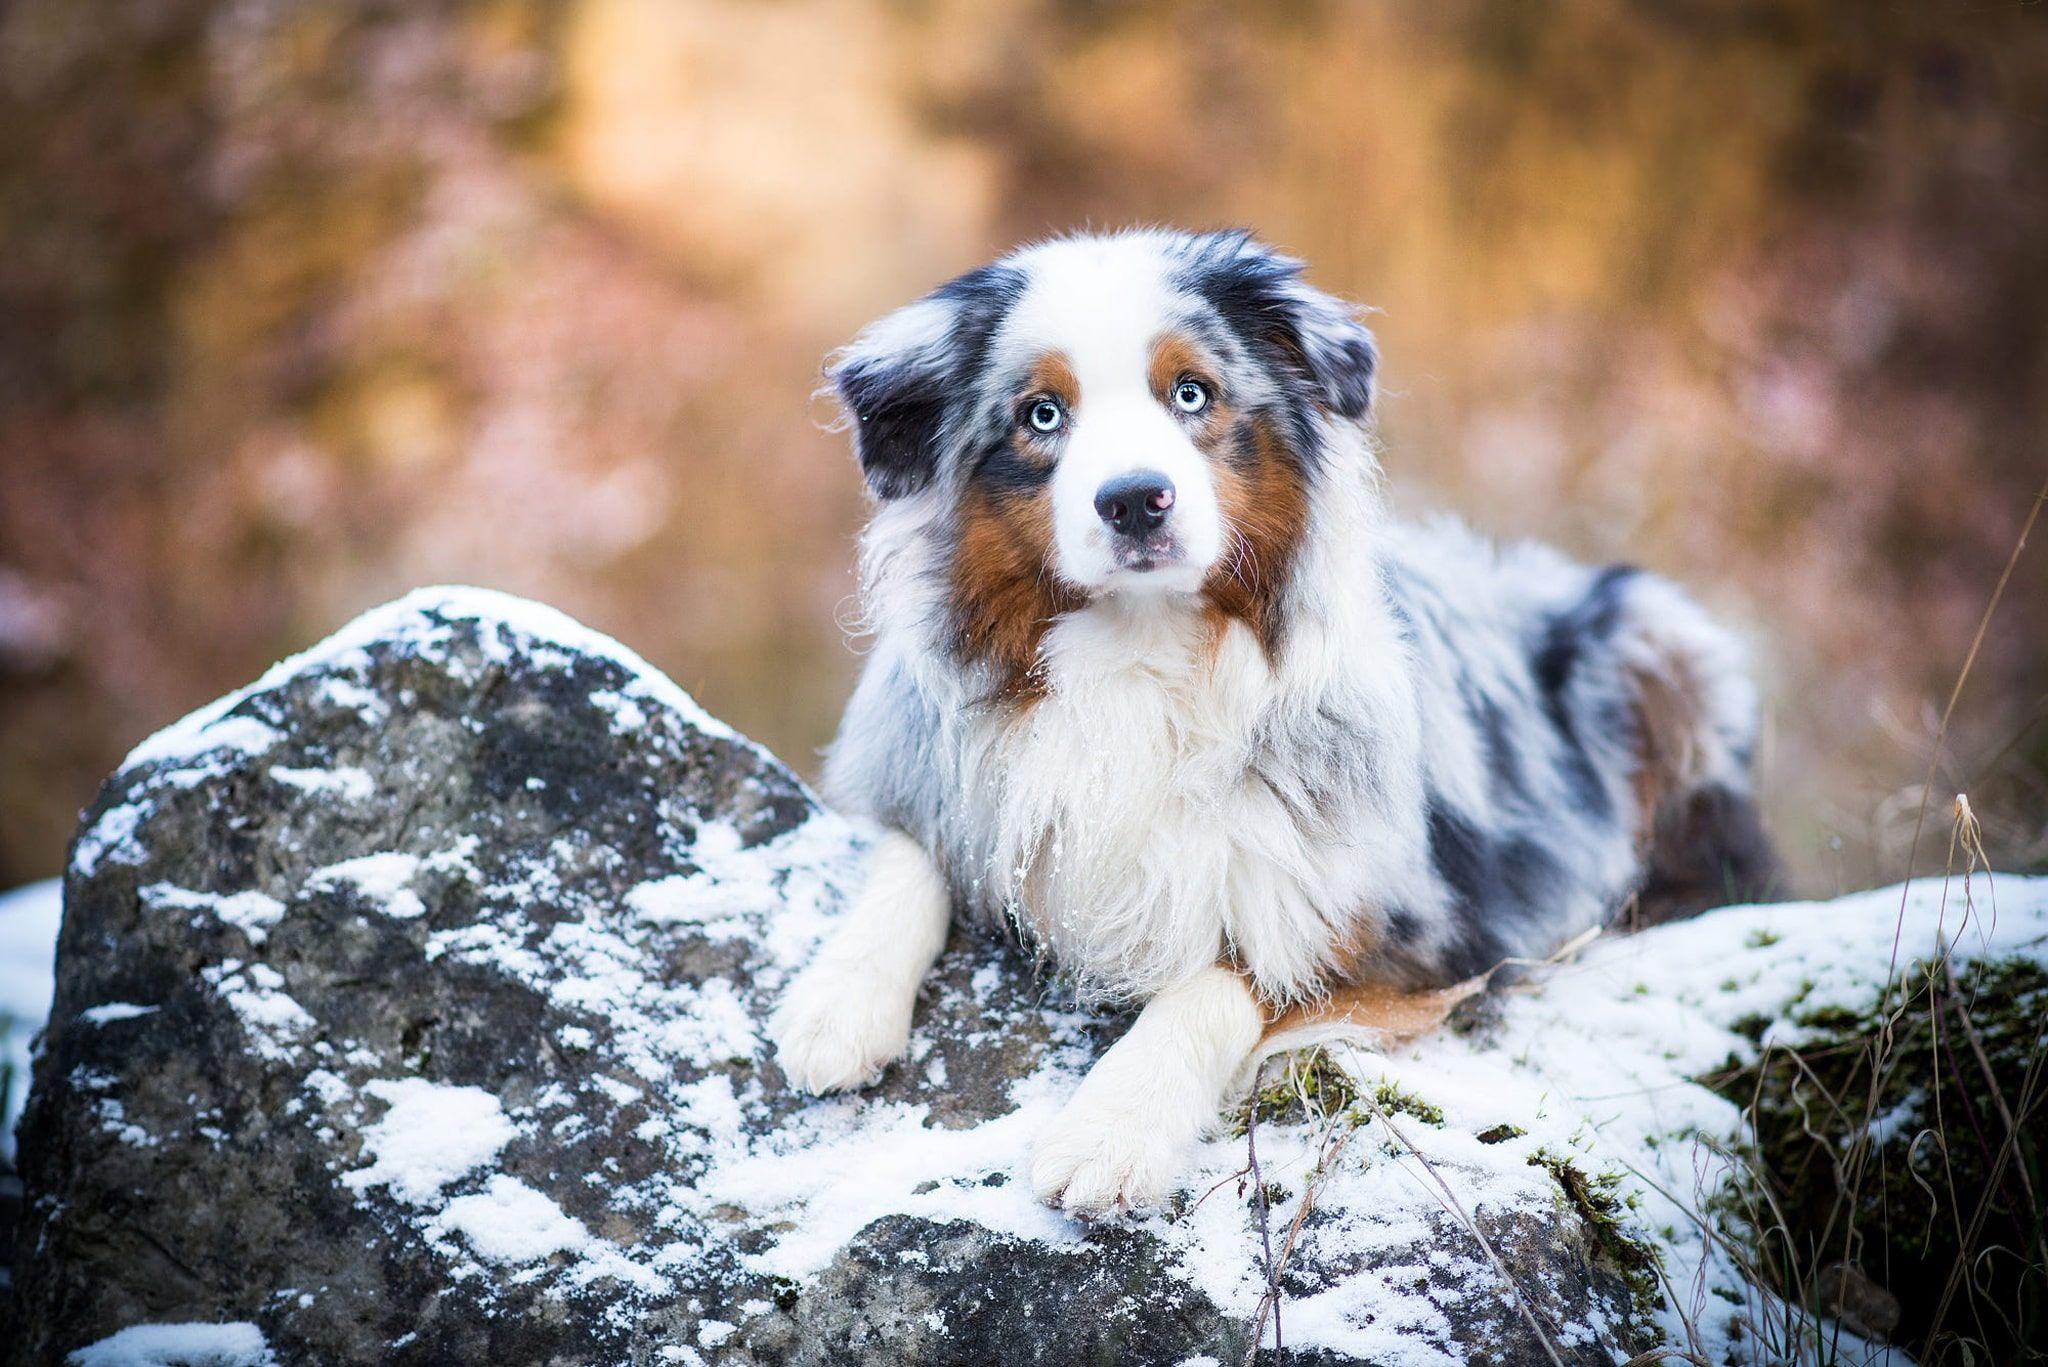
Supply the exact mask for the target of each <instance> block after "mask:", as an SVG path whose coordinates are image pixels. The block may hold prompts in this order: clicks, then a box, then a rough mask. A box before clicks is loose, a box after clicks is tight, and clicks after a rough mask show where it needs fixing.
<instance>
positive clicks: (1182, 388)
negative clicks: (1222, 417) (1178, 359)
mask: <svg viewBox="0 0 2048 1367" xmlns="http://www.w3.org/2000/svg"><path fill="white" fill-rule="evenodd" d="M1173 406H1174V407H1175V408H1178V409H1179V410H1180V411H1181V412H1183V413H1199V412H1201V411H1202V410H1203V409H1205V408H1207V407H1208V406H1209V390H1208V387H1207V386H1206V385H1204V384H1203V383H1202V382H1201V381H1199V380H1182V381H1181V382H1180V383H1179V384H1177V385H1175V386H1174V387H1173Z"/></svg>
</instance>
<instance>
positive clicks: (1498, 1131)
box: [1478, 1125, 1529, 1144]
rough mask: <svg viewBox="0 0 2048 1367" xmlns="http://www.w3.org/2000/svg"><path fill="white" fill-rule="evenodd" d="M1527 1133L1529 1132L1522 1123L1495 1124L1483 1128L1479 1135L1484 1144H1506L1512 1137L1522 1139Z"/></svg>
mask: <svg viewBox="0 0 2048 1367" xmlns="http://www.w3.org/2000/svg"><path fill="white" fill-rule="evenodd" d="M1527 1133H1529V1132H1528V1131H1527V1130H1525V1129H1523V1128H1522V1127H1521V1126H1520V1125H1495V1126H1492V1127H1491V1128H1489V1129H1484V1130H1481V1131H1480V1132H1479V1136H1478V1137H1479V1142H1480V1143H1482V1144H1505V1143H1507V1142H1508V1141H1509V1140H1510V1139H1520V1138H1521V1137H1522V1136H1523V1135H1525V1134H1527Z"/></svg>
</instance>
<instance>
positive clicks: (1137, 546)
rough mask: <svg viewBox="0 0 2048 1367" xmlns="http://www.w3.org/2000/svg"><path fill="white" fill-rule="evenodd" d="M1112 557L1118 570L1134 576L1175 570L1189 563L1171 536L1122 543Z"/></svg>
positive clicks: (1177, 542)
mask: <svg viewBox="0 0 2048 1367" xmlns="http://www.w3.org/2000/svg"><path fill="white" fill-rule="evenodd" d="M1111 557H1112V558H1113V559H1114V560H1115V561H1116V567H1117V569H1119V570H1122V571H1127V572H1129V573H1132V574H1150V573H1152V572H1153V571H1154V570H1164V569H1173V568H1176V567H1178V566H1180V565H1184V564H1186V563H1187V556H1186V553H1185V552H1183V551H1182V549H1181V545H1180V542H1179V541H1177V540H1176V539H1174V538H1173V537H1171V536H1154V537H1147V538H1146V539H1145V540H1143V541H1131V542H1124V543H1121V544H1119V545H1117V546H1116V547H1115V548H1114V550H1112V552H1111Z"/></svg>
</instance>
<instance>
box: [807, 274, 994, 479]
mask: <svg viewBox="0 0 2048 1367" xmlns="http://www.w3.org/2000/svg"><path fill="white" fill-rule="evenodd" d="M1019 284H1020V282H1019V280H1018V279H1017V277H1016V273H1015V272H1014V271H1010V270H1006V269H1004V268H1001V267H993V266H985V267H983V268H982V269H980V270H977V271H970V272H968V273H967V274H966V275H963V276H961V277H960V278H958V279H957V280H952V281H949V282H947V283H946V284H944V285H941V286H940V287H939V288H938V289H936V290H934V291H932V292H931V293H930V294H928V295H926V296H925V297H924V298H922V299H920V300H918V301H917V302H916V303H914V304H910V305H906V306H905V307H903V308H900V309H898V310H896V312H894V313H892V314H889V315H888V316H887V317H884V318H882V319H880V320H878V321H877V322H874V323H871V324H869V325H868V327H867V328H866V329H865V330H864V331H862V333H861V334H860V336H858V337H856V338H854V340H853V341H852V343H850V344H849V345H848V346H846V347H845V348H844V349H842V350H840V351H838V352H836V353H834V354H833V356H832V358H831V360H830V361H829V362H828V363H827V364H826V367H825V378H826V379H827V380H828V381H830V382H831V385H832V388H833V389H834V390H836V391H837V392H838V395H839V402H840V405H841V406H842V407H843V408H844V409H845V410H846V415H847V418H848V421H849V423H850V425H851V427H852V430H853V447H854V452H855V454H857V455H858V456H859V457H860V468H861V473H862V474H863V475H864V476H865V477H866V479H867V483H868V488H869V489H871V490H873V491H874V494H875V496H876V497H877V498H884V499H890V498H903V497H906V496H908V495H910V494H914V493H916V492H917V491H918V490H920V489H922V488H924V487H925V486H926V485H928V484H930V483H931V482H932V480H933V479H934V478H936V477H937V475H938V472H939V464H940V462H941V460H942V459H943V458H944V454H945V450H946V445H947V441H948V437H949V428H950V426H951V425H952V420H953V414H954V412H955V411H956V409H960V408H964V407H965V406H966V405H968V404H969V403H970V402H971V398H972V395H971V390H972V389H973V386H974V380H975V375H976V373H977V370H978V368H979V366H980V364H981V360H982V357H983V355H984V353H985V352H986V350H987V347H988V340H989V337H990V335H991V334H992V333H993V332H994V330H995V325H996V323H997V322H998V321H1000V319H1001V317H1002V313H1003V311H1004V310H1006V309H1007V308H1008V306H1009V303H1010V302H1011V301H1012V300H1013V299H1014V298H1015V296H1016V292H1017V289H1018V287H1019Z"/></svg>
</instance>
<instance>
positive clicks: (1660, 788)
mask: <svg viewBox="0 0 2048 1367" xmlns="http://www.w3.org/2000/svg"><path fill="white" fill-rule="evenodd" d="M1377 366H1378V353H1377V351H1376V349H1375V345H1374V340H1373V337H1372V335H1371V333H1370V332H1369V331H1368V330H1367V329H1366V328H1365V327H1363V326H1362V325H1361V324H1360V323H1359V321H1358V319H1357V317H1356V316H1355V314H1354V311H1353V310H1352V309H1351V308H1349V307H1347V306H1346V305H1344V304H1343V303H1341V302H1340V301H1338V300H1337V299H1335V298H1333V297H1332V296H1330V295H1328V294H1326V293H1324V292H1322V291H1321V290H1318V289H1316V288H1314V287H1313V286H1311V285H1310V284H1309V283H1308V282H1307V280H1306V279H1305V278H1304V275H1303V268H1302V265H1301V263H1300V262H1298V261H1296V260H1293V259H1291V258H1289V257H1286V256H1283V255H1280V254H1278V253H1276V252H1275V251H1273V250H1272V249H1270V248H1268V247H1266V246H1264V245H1263V244H1261V243H1260V242H1259V241H1257V240H1256V239H1254V238H1253V237H1252V236H1251V235H1249V234H1248V233H1244V232H1234V231H1233V232H1218V233H1204V234H1192V233H1182V232H1175V231H1160V230H1144V231H1127V232H1119V233H1112V234H1103V235H1081V236H1070V237H1062V238H1057V239H1053V240H1050V241H1046V242H1042V243H1039V244H1036V245H1032V246H1028V247H1025V248H1022V249H1020V250H1018V251H1016V252H1014V253H1012V254H1011V255H1009V256H1006V257H1004V258H1003V259H1001V260H999V261H997V262H996V263H994V264H992V265H989V266H985V267H982V268H980V269H978V270H974V271H970V272H968V273H967V274H965V275H962V276H960V277H959V278H958V279H955V280H952V281H950V282H948V283H946V284H944V285H941V286H939V287H938V288H937V289H935V290H933V291H932V292H931V293H930V294H928V295H927V296H925V297H924V298H922V299H920V300H918V301H917V302H915V303H912V304H910V305H909V306H907V307H905V308H903V309H901V310H899V311H897V312H895V313H892V314H890V315H888V316H887V317H885V318H883V319H881V320H880V321H878V322H876V323H874V324H872V325H871V326H869V327H868V328H867V329H866V330H865V331H863V332H862V333H861V334H860V335H859V337H858V338H857V339H856V340H855V341H854V342H852V343H851V344H850V345H849V346H847V347H846V348H845V349H844V350H842V351H840V352H838V353H836V354H835V356H834V357H833V358H832V359H831V360H830V361H829V362H828V366H827V371H826V375H827V379H828V381H829V383H830V385H831V387H832V388H833V389H834V390H836V392H837V396H838V398H839V400H840V402H841V404H842V406H843V408H844V410H845V413H846V415H847V418H848V423H849V426H850V427H851V430H852V434H853V444H854V447H855V449H856V453H857V455H858V457H859V462H860V467H861V470H862V471H863V474H864V476H865V480H866V484H867V488H868V490H869V491H870V493H871V495H872V497H873V501H874V510H873V516H872V519H871V520H870V522H869V524H868V526H867V528H866V531H865V533H864V534H863V538H862V543H861V567H862V601H863V606H864V611H865V614H866V619H867V621H866V626H867V629H868V630H869V631H870V632H871V633H872V647H871V649H870V650H869V651H868V654H867V658H866V662H865V666H864V669H863V672H862V674H861V677H860V680H859V683H858V685H857V686H856V689H855V691H854V694H853V697H852V700H851V702H850V704H849V705H848V707H847V711H846V714H845V718H844V721H843V723H842V725H841V727H840V729H839V733H838V736H837V739H836V740H835V741H834V742H833V744H832V745H831V747H830V749H829V750H828V751H827V756H826V765H825V774H824V791H825V796H826V798H827V800H828V801H829V802H831V803H833V804H834V805H836V806H838V807H840V808H841V809H843V810H846V811H849V812H852V813H856V814H859V815H862V816H865V817H867V818H870V819H872V820H873V821H874V822H875V823H877V824H878V825H879V827H880V828H881V829H882V831H883V832H884V834H882V835H881V836H880V838H879V840H878V842H877V843H876V844H875V845H874V847H873V849H872V852H871V853H870V855H869V863H868V866H867V873H866V884H865V887H864V889H863V891H861V893H860V894H859V895H858V896H857V897H856V898H855V899H854V902H853V905H852V906H851V908H850V910H849V912H848V913H847V914H846V915H845V917H844V918H843V919H842V920H841V921H840V922H839V923H838V924H837V925H836V926H835V928H834V930H833V932H832V933H831V935H830V936H829V937H828V939H827V940H826V942H825V943H824V945H823V946H822V947H821V949H820V950H819V952H818V954H817V956H816V958H815V959H814V960H813V961H812V962H811V963H810V964H809V965H808V966H807V967H805V968H804V969H803V971H801V972H800V973H799V974H798V975H797V976H796V977H795V978H794V979H793V980H792V982H791V984H790V986H789V987H788V989H787V991H786V993H785V994H784V996H783V998H782V1000H781V1001H780V1002H779V1004H778V1006H777V1008H776V1010H775V1013H774V1015H773V1017H772V1019H771V1021H770V1034H771V1036H772V1039H773V1042H774V1045H775V1048H776V1053H777V1058H778V1060H779V1063H780V1066H781V1069H782V1071H783V1073H784V1075H785V1076H786V1078H787V1079H788V1081H789V1082H790V1083H791V1084H792V1085H793V1086H795V1087H797V1088H801V1089H804V1090H806V1091H810V1092H816V1093H824V1092H831V1091H837V1090H842V1089H848V1088H857V1087H860V1086H862V1085H863V1084H865V1083H867V1082H869V1081H871V1080H872V1079H874V1078H875V1077H876V1076H877V1075H878V1073H879V1072H880V1071H881V1069H882V1068H883V1067H884V1066H885V1065H886V1064H888V1063H889V1062H890V1061H891V1060H893V1059H895V1058H897V1057H898V1056H900V1055H901V1054H902V1053H903V1051H904V1049H905V1047H906V1045H907V1042H908V1036H909V1030H910V1021H911V1012H912V1007H913V1004H914V1002H915V1000H916V997H917V994H918V989H919V984H920V982H921V980H922V979H923V978H924V976H925V974H926V972H927V971H928V970H929V969H930V967H931V965H932V963H933V961H934V960H935V959H936V957H937V956H938V954H939V952H940V949H941V947H942V946H943V944H944V943H945V940H946V937H947V932H948V929H949V926H950V924H951V919H952V917H953V915H954V913H955V911H956V910H957V911H958V912H959V913H960V914H961V915H962V916H964V917H966V918H969V919H971V920H972V921H973V922H976V923H979V924H981V925H984V926H992V927H998V928H1005V929H1008V930H1011V931H1014V933H1016V934H1018V935H1019V936H1020V937H1021V938H1022V939H1023V940H1024V941H1025V942H1026V943H1027V944H1029V945H1030V946H1032V947H1033V948H1034V949H1035V950H1036V951H1037V952H1038V953H1039V955H1041V956H1042V960H1043V961H1044V962H1046V963H1048V964H1050V965H1051V967H1052V969H1053V970H1054V971H1055V973H1056V974H1057V975H1058V977H1059V978H1060V979H1061V980H1063V981H1064V982H1065V983H1066V984H1068V985H1069V986H1070V987H1071V988H1072V989H1073V991H1074V992H1075V993H1076V994H1077V995H1078V996H1079V997H1080V998H1081V999H1082V1000H1084V1001H1088V1002H1092V1003H1100V1004H1108V1005H1117V1006H1137V1007H1140V1008H1141V1009H1140V1010H1139V1011H1138V1014H1137V1016H1136V1019H1135V1021H1134V1022H1133V1023H1132V1024H1131V1026H1130V1028H1129V1029H1128V1031H1127V1032H1126V1033H1125V1034H1124V1035H1123V1036H1122V1038H1121V1039H1119V1040H1118V1041H1117V1043H1116V1044H1115V1045H1113V1046H1112V1047H1111V1048H1110V1049H1109V1050H1108V1051H1107V1052H1106V1053H1105V1054H1104V1055H1103V1057H1102V1058H1101V1059H1100V1060H1099V1062H1098V1063H1097V1064H1096V1065H1095V1067H1094V1068H1093V1070H1092V1071H1091V1072H1090V1073H1089V1074H1088V1075H1087V1077H1086V1078H1085V1079H1084V1080H1083V1082H1082V1083H1081V1084H1080V1086H1079V1088H1078V1089H1077V1090H1076V1092H1075V1093H1074V1095H1073V1097H1072V1098H1071V1099H1070V1100H1069V1101H1068V1102H1067V1103H1066V1105H1065V1107H1064V1109H1063V1110H1062V1111H1061V1113H1060V1114H1059V1116H1058V1118H1057V1120H1056V1121H1055V1122H1054V1123H1053V1124H1052V1126H1051V1127H1050V1129H1049V1131H1048V1132H1046V1133H1045V1134H1044V1135H1042V1136H1041V1137H1040V1140H1039V1142H1038V1144H1037V1145H1036V1148H1035V1150H1034V1153H1033V1156H1032V1158H1031V1160H1030V1169H1029V1174H1028V1176H1029V1180H1030V1182H1031V1185H1032V1187H1033V1189H1034V1190H1035V1192H1036V1193H1037V1195H1038V1196H1039V1197H1040V1198H1041V1199H1043V1200H1045V1201H1046V1202H1048V1203H1051V1204H1053V1205H1054V1206H1057V1207H1062V1208H1064V1209H1066V1210H1068V1211H1070V1212H1072V1213H1074V1214H1076V1215H1081V1216H1091V1217H1092V1216H1101V1215H1106V1214H1110V1213H1114V1212H1118V1211H1125V1210H1144V1209H1148V1208H1153V1207H1156V1206H1158V1205H1160V1204H1161V1203H1162V1202H1163V1201H1165V1200H1166V1199H1167V1198H1168V1197H1169V1196H1170V1195H1171V1194H1172V1192H1173V1190H1174V1186H1175V1183H1176V1181H1177V1180H1178V1178H1179V1176H1180V1174H1181V1171H1182V1167H1183V1165H1184V1164H1185V1163H1186V1162H1187V1161H1188V1157H1189V1153H1190V1150H1191V1149H1192V1147H1193V1145H1194V1144H1195V1142H1196V1141H1197V1140H1198V1139H1199V1138H1200V1137H1201V1134H1202V1133H1203V1131H1204V1130H1205V1129H1206V1128H1207V1127H1209V1126H1211V1125H1213V1124H1214V1123H1215V1122H1216V1121H1217V1119H1218V1117H1219V1112H1220V1109H1221V1107H1222V1106H1223V1104H1224V1103H1225V1102H1226V1101H1227V1100H1228V1098H1229V1096H1230V1094H1231V1090H1232V1088H1233V1086H1234V1085H1237V1084H1238V1083H1239V1082H1240V1081H1241V1079H1242V1076H1243V1074H1244V1070H1245V1068H1246V1065H1247V1062H1248V1060H1251V1059H1253V1058H1254V1057H1255V1056H1257V1055H1259V1054H1260V1052H1261V1050H1262V1046H1270V1044H1271V1043H1272V1042H1273V1041H1274V1039H1275V1037H1276V1035H1277V1034H1280V1033H1284V1032H1286V1031H1288V1030H1299V1029H1301V1028H1303V1027H1305V1026H1310V1025H1314V1024H1316V1023H1317V1022H1321V1023H1324V1024H1328V1023H1330V1022H1336V1023H1338V1024H1340V1025H1349V1026H1352V1027H1355V1028H1357V1029H1359V1030H1361V1031H1363V1032H1366V1033H1368V1034H1369V1033H1371V1032H1372V1031H1374V1030H1379V1031H1381V1032H1382V1033H1384V1032H1386V1031H1389V1030H1392V1029H1394V1028H1396V1027H1397V1026H1398V1025H1399V1023H1400V1022H1401V1021H1402V1020H1404V1019H1408V1018H1410V1017H1414V1016H1415V1015H1416V1012H1417V1010H1418V1009H1420V1012H1421V1018H1425V1019H1433V1016H1432V1015H1431V1011H1430V1009H1428V1008H1427V1006H1426V1002H1427V996H1426V994H1429V993H1431V992H1432V991H1435V990H1438V989H1444V988H1447V987H1449V986H1450V985H1453V984H1457V983H1460V982H1463V981H1466V980H1468V979H1471V978H1473V977H1474V975H1478V974H1484V973H1486V972H1488V971H1489V970H1491V969H1492V968H1494V967H1495V966H1497V965H1500V964H1503V963H1506V962H1510V961H1518V960H1529V959H1535V958H1541V957H1542V956H1545V955H1548V954H1551V953H1553V952H1554V951H1555V950H1556V949H1557V948H1558V947H1559V946H1560V945H1562V944H1564V943H1566V942H1568V941H1569V940H1571V939H1572V938H1573V937H1575V936H1577V935H1579V934H1580V933H1582V932H1584V931H1586V930H1587V929H1589V928H1592V927H1596V926H1599V925H1601V924H1603V923H1605V922H1606V921H1608V920H1609V918H1610V917H1612V916H1614V915H1615V914H1616V913H1617V911H1618V910H1620V909H1622V908H1624V907H1625V906H1630V905H1635V906H1638V907H1643V908H1647V907H1649V906H1650V905H1652V904H1655V905H1658V906H1685V905H1692V906H1702V905H1711V904H1719V903H1721V902H1725V901H1728V900H1733V899H1735V898H1736V897H1738V896H1740V895H1741V894H1742V893H1744V892H1745V891H1746V890H1748V889H1749V888H1750V887H1751V886H1753V885H1755V884H1757V883H1758V882H1759V880H1760V879H1761V878H1762V877H1763V876H1765V873H1766V871H1767V869H1768V867H1769V858H1768V850H1767V847H1766V846H1765V844H1764V842H1763V839H1762V835H1761V830H1760V827H1759V826H1758V823H1757V819H1756V811H1755V805H1754V799H1753V788H1752V781H1751V767H1752V754H1753V751H1754V748H1755V743H1756V738H1757V727H1758V722H1757V697H1756V691H1755V689H1754V687H1753V686H1752V684H1751V682H1750V680H1749V677H1748V675H1747V673H1746V672H1745V664H1744V659H1743V654H1742V651H1741V650H1740V649H1739V647H1738V644H1737V642H1736V640H1735V638H1734V637H1733V636H1732V635H1731V634H1730V633H1728V632H1727V631H1725V630H1724V629H1722V628H1721V627H1719V626H1717V625H1716V624H1715V623H1714V622H1712V621H1711V620H1710V619H1709V618H1708V617H1707V616H1706V614H1705V613H1704V612H1703V611H1702V610H1701V609H1700V608H1699V607H1697V606H1696V605H1695V604H1694V603H1693V601H1692V600H1691V599H1689V598H1688V597H1687V596H1686V595H1685V594H1684V593H1682V592H1681V591H1680V590H1679V589H1677V588H1676V587H1674V586H1673V585H1672V584H1670V583H1669V582H1667V581H1665V580H1663V579H1660V578H1657V577H1656V576H1654V575H1651V574H1647V573H1643V572H1640V571H1637V570H1635V569H1631V568H1628V567H1625V566H1610V567H1607V568H1602V569H1592V568H1587V567H1584V566H1581V565H1578V564H1575V563H1573V562H1571V561H1570V560H1568V559H1566V558H1565V557H1563V556H1562V555H1560V554H1558V553H1556V552H1554V551H1552V550H1549V549H1547V548H1544V547H1542V546H1537V545H1514V546H1507V547H1502V548H1495V547H1494V546H1492V545H1490V544H1488V543H1487V542H1485V541H1483V540H1481V539H1480V538H1478V537H1477V536H1475V535H1473V534H1472V533H1470V532H1468V531H1466V530H1465V529H1464V528H1463V527H1462V526H1460V525H1459V524H1457V523H1455V522H1450V521H1441V522H1432V523H1428V524H1424V525H1409V524H1405V523H1403V522H1400V521H1397V520H1395V519H1394V518H1392V517H1391V516H1390V515H1389V513H1388V511H1387V509H1386V506H1385V501H1384V498H1383V495H1382V489H1381V472H1380V465H1379V460H1378V454H1377V449H1376V444H1375V440H1374V437H1373V434H1372V432H1371V428H1370V423H1371V419H1372V417H1373V404H1374V380H1375V371H1376V369H1377ZM1418 1002H1424V1003H1425V1005H1424V1007H1422V1008H1418V1007H1417V1005H1416V1004H1417V1003H1418ZM1436 1014H1440V1012H1438V1013H1436Z"/></svg>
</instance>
